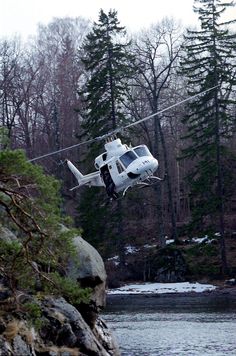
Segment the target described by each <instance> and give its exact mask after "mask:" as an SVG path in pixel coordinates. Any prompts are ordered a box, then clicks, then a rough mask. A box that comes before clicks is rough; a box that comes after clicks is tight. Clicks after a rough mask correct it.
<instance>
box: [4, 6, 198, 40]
mask: <svg viewBox="0 0 236 356" xmlns="http://www.w3.org/2000/svg"><path fill="white" fill-rule="evenodd" d="M192 7H193V0H0V37H5V36H12V35H14V34H20V35H21V36H22V37H23V38H24V39H26V38H27V36H28V35H31V34H35V33H36V29H37V24H38V23H43V24H47V23H49V22H50V21H51V20H52V19H53V17H66V16H70V17H77V16H82V17H85V18H89V19H91V20H93V21H97V20H98V13H99V10H100V9H101V8H102V9H103V10H105V11H107V10H109V9H115V10H117V11H118V19H119V20H120V22H121V24H122V25H123V26H125V27H126V28H127V29H128V30H129V31H136V30H139V29H141V28H144V27H148V26H149V25H150V24H151V23H156V22H158V21H159V20H161V19H162V18H163V17H166V16H168V17H174V18H176V19H178V20H181V21H182V23H183V25H191V24H194V23H196V18H197V17H196V14H194V13H193V10H192Z"/></svg>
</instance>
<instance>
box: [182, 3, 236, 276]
mask: <svg viewBox="0 0 236 356" xmlns="http://www.w3.org/2000/svg"><path fill="white" fill-rule="evenodd" d="M195 3H199V5H200V6H199V7H197V6H196V7H194V11H195V12H196V13H198V14H199V20H200V22H201V30H199V31H190V30H189V31H187V35H186V38H185V41H186V42H185V45H184V50H185V52H186V57H185V59H184V60H183V61H182V72H183V73H184V74H185V76H186V77H187V81H188V88H189V90H188V91H189V95H194V94H196V93H199V92H201V91H204V90H206V89H210V88H212V87H213V89H212V90H210V91H208V92H206V93H205V94H204V95H202V96H200V97H199V98H198V99H197V100H195V101H194V102H192V103H190V104H189V105H188V114H187V116H186V118H185V119H184V122H185V123H186V126H187V134H186V136H185V139H186V140H187V142H188V147H187V148H186V149H185V150H184V151H183V154H184V157H188V158H189V159H191V160H193V161H194V168H193V169H192V170H191V172H190V174H189V176H188V181H189V183H190V187H191V195H192V203H193V207H192V208H193V210H192V214H193V215H192V217H193V224H192V226H194V227H195V228H198V229H199V228H202V227H204V226H205V227H212V228H214V229H216V228H218V229H219V232H220V235H221V259H222V270H223V272H226V271H227V261H226V253H225V240H224V235H225V223H224V215H225V203H226V200H227V197H228V196H229V194H230V193H231V192H232V191H231V190H230V189H231V187H230V184H227V183H229V182H231V181H232V179H231V177H230V172H229V171H227V162H228V161H229V159H230V154H229V152H228V151H227V146H226V143H227V139H228V138H229V136H230V135H231V134H232V128H233V121H234V117H233V115H232V105H233V104H234V102H233V100H232V99H231V97H232V90H233V86H234V85H235V84H236V83H235V79H234V75H233V73H234V72H235V63H234V61H235V57H236V52H235V49H236V46H235V44H236V35H235V34H232V33H230V31H229V29H227V27H226V25H227V24H230V21H229V22H227V23H221V22H220V18H221V16H222V14H223V13H224V12H225V10H226V8H227V7H230V6H233V3H232V2H224V3H222V1H221V0H195ZM216 217H217V219H216Z"/></svg>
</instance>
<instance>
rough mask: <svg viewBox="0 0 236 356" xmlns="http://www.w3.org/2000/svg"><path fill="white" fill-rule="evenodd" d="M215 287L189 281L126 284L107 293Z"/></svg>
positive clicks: (157, 292) (165, 291) (155, 291)
mask: <svg viewBox="0 0 236 356" xmlns="http://www.w3.org/2000/svg"><path fill="white" fill-rule="evenodd" d="M214 289H216V286H213V285H211V284H200V283H197V282H196V283H190V282H180V283H144V284H128V285H126V286H123V287H120V288H116V289H111V290H108V294H152V293H156V294H162V293H185V292H196V293H201V292H205V291H211V290H214Z"/></svg>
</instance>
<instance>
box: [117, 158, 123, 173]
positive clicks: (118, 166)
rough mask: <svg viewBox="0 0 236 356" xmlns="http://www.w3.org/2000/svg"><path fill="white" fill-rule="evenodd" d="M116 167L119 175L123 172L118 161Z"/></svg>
mask: <svg viewBox="0 0 236 356" xmlns="http://www.w3.org/2000/svg"><path fill="white" fill-rule="evenodd" d="M116 167H117V170H118V172H119V174H121V173H122V172H124V168H123V167H122V165H121V164H120V162H119V161H116Z"/></svg>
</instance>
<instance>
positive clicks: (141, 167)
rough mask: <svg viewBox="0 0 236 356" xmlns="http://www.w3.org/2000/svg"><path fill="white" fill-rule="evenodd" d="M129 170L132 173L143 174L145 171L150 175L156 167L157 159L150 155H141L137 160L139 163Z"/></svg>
mask: <svg viewBox="0 0 236 356" xmlns="http://www.w3.org/2000/svg"><path fill="white" fill-rule="evenodd" d="M132 168H133V169H132V170H131V171H132V173H133V174H139V175H140V174H143V173H145V172H146V173H147V174H148V175H152V174H153V173H154V172H155V171H156V170H157V168H158V161H157V160H156V159H155V158H150V157H147V158H146V157H142V160H141V161H139V164H138V165H136V166H135V167H134V166H133V167H132Z"/></svg>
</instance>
